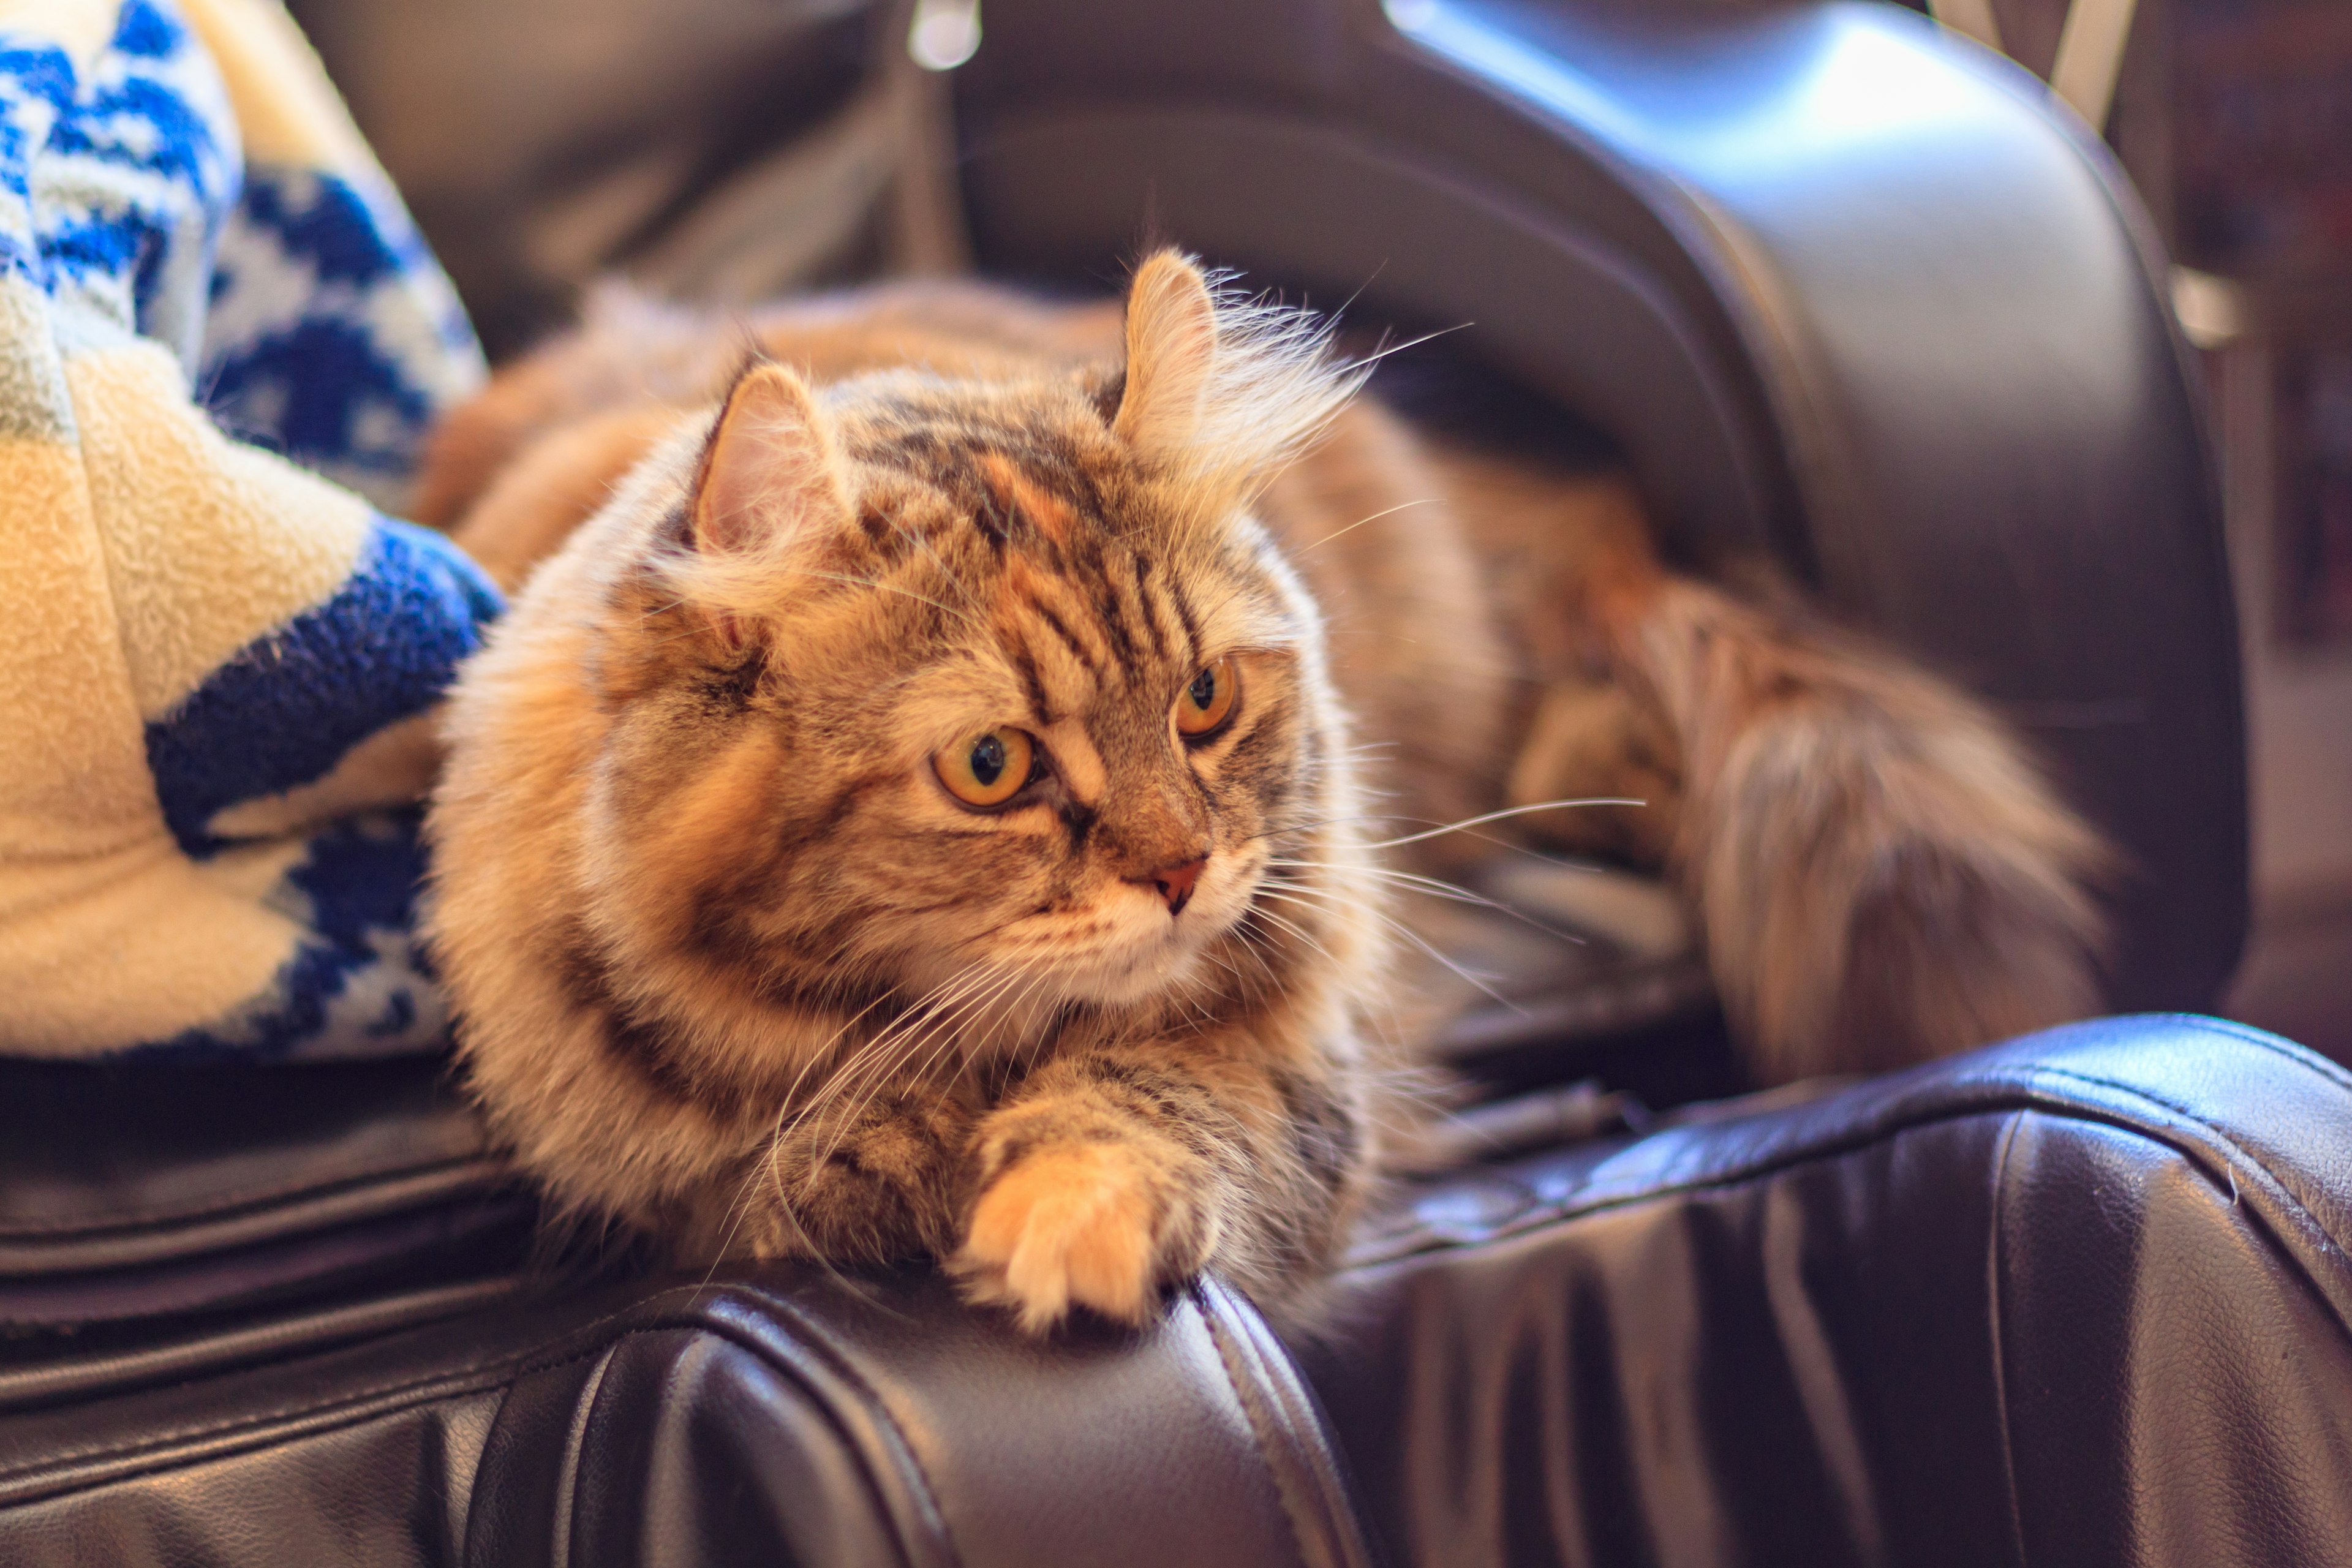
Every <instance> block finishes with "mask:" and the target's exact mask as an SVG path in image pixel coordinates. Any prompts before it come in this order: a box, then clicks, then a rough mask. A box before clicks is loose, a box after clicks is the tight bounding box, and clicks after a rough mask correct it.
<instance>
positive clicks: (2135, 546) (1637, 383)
mask: <svg viewBox="0 0 2352 1568" xmlns="http://www.w3.org/2000/svg"><path fill="white" fill-rule="evenodd" d="M1392 18H1394V20H1392ZM987 29H988V32H987V39H986V41H985V43H984V44H983V46H982V49H981V51H980V53H979V55H978V56H976V57H975V58H974V59H973V61H972V62H971V65H969V66H967V67H965V68H963V69H962V70H961V72H959V73H958V78H957V82H958V101H959V105H960V109H961V116H962V124H963V130H964V134H965V139H966V144H967V153H968V159H967V166H966V178H965V189H966V193H967V197H968V200H969V203H970V205H971V216H972V224H973V232H974V239H975V244H976V247H977V249H978V253H979V255H980V257H981V259H982V264H983V265H984V266H987V267H991V268H997V269H1001V270H1005V271H1009V272H1013V273H1016V274H1031V275H1043V276H1046V277H1051V278H1056V279H1066V280H1068V281H1071V282H1074V283H1081V284H1090V285H1091V286H1093V287H1096V288H1099V287H1101V286H1102V284H1103V282H1104V280H1106V279H1110V278H1114V277H1116V276H1117V275H1118V269H1119V264H1120V262H1121V259H1122V258H1126V257H1129V256H1131V255H1132V254H1133V253H1134V252H1135V250H1136V248H1137V247H1138V246H1139V245H1140V244H1141V243H1142V241H1143V239H1144V237H1146V236H1147V235H1152V236H1158V237H1167V238H1171V239H1174V240H1177V241H1180V242H1181V243H1184V244H1187V245H1190V246H1192V247H1197V248H1199V249H1200V250H1201V251H1202V252H1203V253H1204V254H1206V255H1208V256H1209V257H1211V258H1213V259H1215V260H1217V261H1219V262H1221V263H1223V264H1227V265H1232V266H1236V267H1240V268H1245V269H1246V270H1247V271H1248V274H1249V278H1250V281H1251V283H1252V284H1253V285H1268V284H1272V285H1281V286H1286V287H1288V288H1289V289H1292V290H1293V292H1294V295H1295V294H1296V293H1297V291H1299V290H1302V289H1303V290H1305V291H1306V292H1307V297H1308V298H1309V299H1310V300H1313V301H1315V302H1317V303H1322V304H1328V305H1337V304H1339V302H1341V301H1342V300H1353V304H1352V305H1351V307H1350V312H1351V314H1352V315H1353V316H1355V317H1356V318H1357V319H1359V320H1372V321H1400V322H1403V323H1407V324H1408V325H1419V326H1421V327H1426V328H1444V329H1455V328H1458V329H1460V331H1458V332H1456V333H1454V336H1452V337H1451V338H1450V339H1449V342H1453V343H1455V344H1457V345H1458V346H1460V347H1461V348H1463V349H1464V350H1465V351H1466V352H1468V353H1472V354H1474V355H1475V356H1476V357H1477V358H1479V359H1480V360H1482V361H1484V362H1485V363H1487V364H1488V365H1491V366H1494V367H1496V368H1497V369H1499V370H1501V371H1503V372H1506V373H1507V374H1511V375H1513V376H1515V377H1517V378H1518V379H1519V380H1521V381H1523V382H1524V383H1526V384H1528V385H1529V386H1530V387H1533V388H1535V389H1536V390H1538V391H1539V392H1541V393H1543V394H1545V395H1549V396H1550V397H1552V398H1554V399H1556V400H1557V401H1558V402H1559V403H1560V404H1561V405H1564V406H1566V407H1568V408H1570V409H1572V410H1574V411H1575V412H1576V413H1577V414H1579V415H1580V416H1583V417H1585V418H1588V419H1590V420H1591V421H1593V422H1594V423H1596V424H1598V425H1599V426H1601V427H1602V428H1604V429H1605V430H1607V431H1608V432H1609V433H1610V434H1611V435H1612V436H1613V437H1615V438H1616V440H1617V442H1618V444H1619V445H1620V446H1621V447H1622V449H1623V451H1624V453H1625V455H1626V458H1627V459H1628V460H1629V461H1630V462H1631V463H1632V464H1633V468H1634V469H1635V470H1636V472H1637V474H1638V475H1639V477H1640V479H1641V480H1642V483H1643V489H1644V490H1645V492H1646V493H1647V495H1648V497H1649V499H1650V500H1651V501H1652V502H1653V503H1654V506H1655V507H1656V508H1657V509H1658V511H1659V513H1660V516H1661V521H1662V522H1663V524H1664V529H1665V531H1666V533H1667V535H1668V538H1669V541H1670V542H1671V543H1672V544H1674V545H1675V547H1676V548H1677V549H1678V550H1679V551H1680V552H1681V553H1683V554H1684V555H1685V557H1686V558H1689V559H1692V560H1694V561H1697V562H1700V563H1707V562H1713V561H1723V560H1727V559H1736V558H1740V557H1751V556H1762V557H1766V558H1769V559H1770V560H1771V561H1773V562H1774V563H1777V564H1778V565H1779V566H1780V568H1781V569H1782V570H1784V571H1785V572H1787V573H1788V574H1790V575H1792V576H1794V577H1795V578H1796V579H1798V580H1799V581H1801V582H1803V583H1806V584H1810V586H1811V588H1812V590H1813V591H1814V592H1816V593H1817V594H1819V595H1822V597H1823V598H1824V599H1825V600H1826V601H1827V602H1828V603H1830V604H1831V605H1834V606H1836V607H1837V608H1838V609H1839V610H1840V611H1841V612H1842V613H1843V614H1844V615H1845V616H1849V617H1851V618H1852V619H1853V620H1854V621H1856V622H1857V623H1859V624H1861V625H1863V626H1867V627H1870V628H1873V629H1874V630H1875V631H1877V632H1878V633H1879V634H1881V635H1883V636H1885V637H1887V638H1888V639H1890V640H1892V641H1894V642H1895V643H1897V644H1899V645H1901V646H1903V647H1906V648H1908V649H1910V650H1911V651H1912V652H1913V653H1915V654H1916V655H1917V656H1918V657H1921V658H1925V659H1927V661H1928V662H1930V663H1931V664H1933V665H1935V666H1937V668H1942V669H1944V670H1946V671H1947V672H1948V673H1950V674H1951V675H1953V676H1955V677H1957V678H1958V679H1960V680H1962V681H1963V682H1965V683H1966V684H1968V685H1969V686H1971V687H1973V688H1974V689H1977V690H1979V691H1980V692H1982V693H1984V694H1985V695H1987V696H1989V697H1990V698H1991V699H1993V700H1995V701H1996V702H1997V703H1999V704H2000V705H2001V706H2002V707H2003V708H2004V709H2005V710H2007V711H2008V712H2009V713H2010V714H2011V716H2012V717H2013V718H2014V719H2015V720H2016V721H2018V722H2019V723H2020V724H2021V725H2022V726H2023V727H2024V728H2025V729H2026V730H2027V731H2028V732H2029V733H2030V734H2032V737H2033V738H2034V740H2035V741H2036V742H2037V743H2038V744H2039V746H2040V747H2041V749H2042V751H2043V752H2046V753H2047V754H2048V755H2049V756H2050V757H2051V759H2052V760H2053V763H2055V765H2056V768H2057V772H2058V773H2059V775H2060V778H2061V780H2062V783H2063V785H2064V787H2065V788H2066V789H2067V790H2068V792H2069V793H2070V794H2071V795H2073V796H2074V799H2075V800H2076V802H2077V803H2078V804H2079V805H2082V806H2083V807H2084V809H2085V810H2086V811H2087V812H2088V813H2089V814H2090V815H2091V816H2093V817H2094V818H2095V820H2097V821H2098V822H2100V823H2101V824H2102V825H2103V826H2105V828H2106V829H2107V831H2108V832H2109V833H2111V834H2112V835H2113V836H2114V837H2115V838H2116V840H2117V842H2118V843H2119V844H2120V845H2121V847H2123V849H2124V851H2125V852H2126V857H2127V858H2128V861H2129V866H2130V871H2129V874H2128V875H2127V876H2126V877H2125V878H2123V879H2121V880H2120V881H2119V883H2118V885H2117V887H2116V889H2115V899H2114V904H2115V908H2116V915H2117V920H2118V923H2119V926H2120V928H2121V934H2122V941H2121V943H2120V945H2119V947H2118V950H2117V954H2116V968H2115V974H2114V980H2113V984H2112V987H2111V997H2112V1000H2113V1003H2114V1005H2116V1006H2118V1007H2125V1008H2148V1007H2168V1008H2169V1007H2202V1006H2207V1005H2210V1004H2211V1002H2212V1000H2213V998H2214V996H2215V994H2217V992H2218V990H2219V988H2220V986H2221V983H2222V982H2223V981H2224V980H2225V979H2226V978H2227V976H2228V974H2229V973H2230V971H2231V967H2232V965H2233V964H2234V963H2235V962H2236V959H2237V955H2238V952H2239V948H2240V946H2241V944H2242V940H2243V936H2244V928H2245V920H2246V844H2245V837H2244V835H2245V821H2246V805H2245V780H2244V763H2243V751H2244V742H2243V733H2242V719H2241V715H2240V710H2239V695H2238V691H2239V688H2238V673H2237V658H2238V643H2237V633H2236V628H2235V622H2234V611H2233V608H2232V605H2231V597H2230V591H2229V579H2228V573H2227V568H2226V563H2225V561H2224V556H2223V551H2222V541H2221V509H2220V504H2219V498H2218V492H2217V489H2216V486H2215V484H2214V479H2213V475H2212V471H2211V467H2210V462H2209V461H2208V458H2207V449H2206V441H2205V437H2204V432H2203V429H2202V426H2201V419H2200V410H2199V406H2198V400H2197V392H2196V386H2195V383H2194V379H2193V373H2192V371H2191V370H2190V368H2189V364H2188V363H2187V357H2186V351H2185V349H2184V347H2183V345H2182V343H2181V342H2180V340H2179V335H2178V332H2177V331H2176V330H2175V328H2174V326H2173V323H2172V321H2171V317H2170V311H2169V307H2168V303H2167V297H2168V296H2167V293H2166V290H2165V288H2164V287H2163V285H2162V282H2161V279H2162V268H2163V262H2162V258H2161V257H2160V256H2159V255H2158V253H2157V251H2156V249H2155V247H2154V245H2153V243H2152V241H2150V240H2149V239H2148V237H2147V233H2146V225H2145V223H2144V221H2143V218H2142V215H2141V213H2140V209H2139V207H2138V205H2137V201H2136V200H2135V198H2134V197H2133V196H2132V195H2130V193H2129V191H2128V189H2127V188H2126V186H2125V185H2124V184H2123V182H2122V179H2121V176H2120V174H2118V172H2117V171H2116V168H2115V166H2114V164H2113V162H2112V160H2111V159H2109V158H2108V157H2107V155H2106V153H2105V149H2104V148H2102V147H2101V146H2099V144H2098V143H2097V142H2095V140H2094V139H2093V138H2091V137H2090V136H2089V135H2088V134H2087V133H2085V132H2083V130H2082V128H2081V127H2080V126H2079V125H2077V124H2074V123H2073V122H2072V121H2069V120H2068V119H2067V118H2066V117H2065V116H2064V115H2063V114H2053V113H2052V112H2050V110H2049V109H2048V107H2047V100H2046V94H2045V92H2044V89H2042V87H2041V85H2040V84H2039V83H2037V82H2034V81H2033V80H2032V79H2030V78H2028V77H2026V76H2025V75H2024V73H2022V72H2021V71H2019V70H2017V69H2015V68H2012V67H2010V66H2008V65H2007V64H2006V63H2004V62H2001V61H2000V60H1998V59H1997V58H1995V57H1993V56H1991V55H1990V54H1989V53H1987V52H1986V51H1983V50H1981V49H1978V48H1975V47H1973V46H1969V45H1967V44H1964V43H1954V42H1952V41H1950V40H1948V39H1947V38H1946V37H1944V36H1943V35H1942V34H1940V33H1939V32H1938V31H1937V29H1936V27H1935V26H1933V24H1931V23H1929V22H1928V21H1927V19H1926V18H1924V17H1922V16H1916V15H1913V14H1911V13H1908V12H1906V11H1903V10H1901V9H1899V8H1897V7H1895V6H1891V5H1868V4H1860V3H1853V0H1848V3H1842V4H1840V3H1832V4H1794V5H1722V4H1719V3H1717V0H1577V3H1575V4H1560V3H1557V0H1397V3H1395V4H1392V5H1388V6H1386V7H1383V6H1382V5H1381V4H1379V0H1285V3H1284V4H1281V5H1266V4H1263V3H1261V0H1188V3H1185V4H1171V3H1161V4H1149V5H1134V4H1130V5H1100V4H1097V3H1095V0H989V5H988V7H987Z"/></svg>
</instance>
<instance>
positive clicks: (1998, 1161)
mask: <svg viewBox="0 0 2352 1568" xmlns="http://www.w3.org/2000/svg"><path fill="white" fill-rule="evenodd" d="M2026 1115H2027V1112H2025V1111H2024V1110H2013V1111H2011V1112H2010V1116H2009V1125H2008V1126H2007V1127H2004V1128H2003V1129H2001V1134H2000V1151H1999V1152H1998V1153H1996V1154H1995V1155H1994V1157H1993V1163H1992V1224H1991V1225H1990V1226H1988V1227H1987V1229H1988V1231H1989V1233H1990V1234H1989V1236H1988V1238H1987V1240H1986V1243H1985V1296H1986V1301H1985V1321H1986V1323H1987V1325H1988V1327H1989V1329H1990V1333H1991V1336H1992V1412H1993V1419H1994V1420H1995V1421H1997V1422H1999V1423H2000V1484H2001V1491H2002V1495H2003V1500H2005V1501H2006V1502H2007V1503H2008V1504H2009V1533H2010V1540H2011V1542H2014V1543H2015V1545H2016V1548H2017V1563H2018V1568H2026V1556H2025V1507H2024V1503H2023V1502H2022V1500H2021V1499H2020V1498H2019V1496H2018V1491H2017V1444H2016V1441H2015V1439H2014V1437H2013V1436H2011V1430H2010V1425H2009V1362H2008V1359H2007V1358H2008V1355H2009V1349H2008V1340H2007V1336H2006V1335H2004V1334H2003V1332H2002V1328H2003V1322H2002V1318H2001V1285H2002V1276H2001V1258H2002V1248H2001V1245H2000V1244H2001V1226H2002V1220H2003V1216H2004V1215H2007V1214H2008V1212H2009V1210H2008V1205H2006V1204H2005V1203H2004V1202H2003V1201H2002V1200H2003V1198H2004V1196H2005V1194H2007V1193H2008V1191H2009V1153H2010V1150H2011V1147H2012V1146H2013V1145H2014V1144H2015V1143H2016V1142H2017V1131H2018V1129H2019V1128H2021V1127H2022V1126H2023V1125H2025V1118H2026Z"/></svg>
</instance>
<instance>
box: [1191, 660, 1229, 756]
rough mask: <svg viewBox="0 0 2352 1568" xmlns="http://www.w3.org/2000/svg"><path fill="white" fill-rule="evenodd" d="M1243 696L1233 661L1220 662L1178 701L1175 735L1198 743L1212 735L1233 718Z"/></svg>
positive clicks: (1205, 672)
mask: <svg viewBox="0 0 2352 1568" xmlns="http://www.w3.org/2000/svg"><path fill="white" fill-rule="evenodd" d="M1241 694H1242V680H1241V671H1240V670H1238V669H1235V668H1234V661H1233V660H1232V659H1230V658H1221V659H1219V660H1217V662H1216V663H1214V664H1213V665H1211V666H1209V668H1206V669H1204V670H1202V671H1201V673H1200V674H1198V675H1196V676H1194V677H1193V678H1192V685H1190V686H1187V687H1186V688H1184V694H1183V695H1182V696H1181V697H1179V698H1177V699H1176V732H1177V733H1178V734H1180V735H1184V736H1189V737H1191V738H1192V739H1195V740H1197V739H1199V738H1200V737H1202V736H1203V735H1207V734H1210V733H1211V732H1213V731H1215V730H1217V729H1218V728H1219V727H1220V726H1222V725H1223V723H1224V721H1226V720H1228V719H1230V718H1232V717H1233V716H1234V703H1235V702H1236V701H1238V700H1240V698H1241Z"/></svg>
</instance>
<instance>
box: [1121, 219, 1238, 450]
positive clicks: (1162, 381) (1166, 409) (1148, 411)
mask: <svg viewBox="0 0 2352 1568" xmlns="http://www.w3.org/2000/svg"><path fill="white" fill-rule="evenodd" d="M1216 363H1217V302H1216V299H1215V297H1214V296H1213V295H1212V294H1211V293H1210V292H1209V280H1208V279H1207V278H1206V277H1204V276H1203V275H1202V271H1201V268H1200V267H1199V266H1198V265H1197V264H1196V263H1195V262H1194V261H1193V260H1192V258H1190V257H1188V256H1186V255H1184V254H1183V253H1182V252H1181V251H1176V250H1162V251H1158V252H1155V253H1154V254H1153V255H1152V256H1150V258H1147V259H1146V260H1145V261H1144V263H1143V265H1142V266H1140V267H1139V268H1136V269H1135V281H1134V282H1133V283H1132V284H1130V285H1129V288H1128V291H1127V376H1126V384H1125V385H1124V386H1123V387H1122V388H1121V390H1120V394H1119V400H1118V416H1117V417H1115V418H1114V419H1113V420H1112V421H1111V433H1112V434H1113V435H1115V436H1117V437H1118V438H1119V439H1120V440H1122V441H1125V442H1126V443H1127V444H1128V446H1129V447H1132V448H1133V449H1134V450H1135V451H1137V452H1139V453H1141V454H1143V455H1145V456H1147V457H1155V458H1165V457H1169V456H1171V455H1175V454H1179V453H1181V452H1183V451H1185V450H1186V449H1187V448H1188V447H1191V446H1192V444H1193V443H1194V442H1195V441H1196V440H1198V439H1199V437H1200V433H1201V422H1202V414H1203V412H1204V409H1205V407H1206V405H1207V401H1208V395H1209V386H1210V382H1211V380H1212V378H1213V374H1214V373H1215V370H1216Z"/></svg>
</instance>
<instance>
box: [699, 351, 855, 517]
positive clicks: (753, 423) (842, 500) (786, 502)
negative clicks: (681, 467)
mask: <svg viewBox="0 0 2352 1568" xmlns="http://www.w3.org/2000/svg"><path fill="white" fill-rule="evenodd" d="M691 517H692V523H691V526H692V542H693V545H694V548H695V550H696V552H698V553H699V554H703V555H714V556H727V555H737V556H740V555H764V554H767V553H769V552H772V550H774V549H775V548H776V547H777V546H779V545H782V544H785V543H788V542H793V541H796V540H805V539H808V538H811V537H822V536H824V535H827V534H830V533H831V532H832V531H834V530H835V529H836V528H838V527H839V526H841V525H842V524H844V523H846V522H847V521H848V520H849V501H848V498H847V496H846V495H845V493H844V491H843V489H842V483H841V458H840V454H839V452H838V451H837V450H836V449H835V446H834V441H833V430H832V426H831V425H830V424H829V423H828V422H827V420H826V418H825V416H824V410H823V409H821V408H819V407H818V406H817V404H816V399H815V397H814V395H811V393H810V392H809V388H808V384H807V383H806V382H804V381H803V380H802V379H801V378H800V377H799V376H798V375H796V374H793V372H792V371H790V370H788V369H786V368H785V367H784V366H782V365H780V364H776V363H772V362H771V361H766V360H761V361H758V362H755V363H752V364H751V365H750V366H748V367H746V368H745V370H744V372H743V374H741V375H740V376H738V377H736V379H735V384H734V386H733V388H732V389H730V391H729V392H728V394H727V405H726V407H725V408H723V409H722V410H720V412H719V423H718V425H717V426H715V427H714V428H713V429H712V430H711V433H710V445H709V447H707V448H706V449H705V450H704V452H703V457H702V468H701V472H700V474H699V475H698V477H697V479H696V481H695V489H694V508H693V512H692V514H691Z"/></svg>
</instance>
